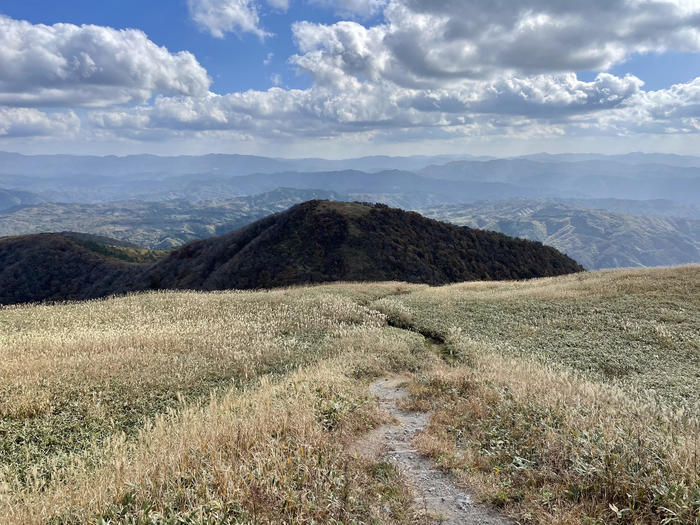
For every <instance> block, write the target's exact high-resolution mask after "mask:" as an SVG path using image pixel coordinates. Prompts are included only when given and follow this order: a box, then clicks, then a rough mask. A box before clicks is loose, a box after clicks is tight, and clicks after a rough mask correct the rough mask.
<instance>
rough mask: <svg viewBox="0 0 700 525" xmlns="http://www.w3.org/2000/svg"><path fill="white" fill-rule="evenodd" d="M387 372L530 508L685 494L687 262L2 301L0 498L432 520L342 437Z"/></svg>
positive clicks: (686, 516) (361, 421)
mask: <svg viewBox="0 0 700 525" xmlns="http://www.w3.org/2000/svg"><path fill="white" fill-rule="evenodd" d="M426 336H427V338H426ZM387 373H405V374H406V378H407V380H408V381H409V382H410V383H411V388H412V392H413V398H412V401H411V403H412V404H413V406H414V407H417V408H422V409H433V410H434V414H433V416H432V419H431V425H430V427H429V428H428V429H427V430H426V431H425V432H424V433H423V434H422V435H421V436H420V437H419V439H418V440H417V442H416V446H418V447H419V448H420V450H422V451H423V452H424V453H426V454H428V455H431V456H432V457H434V458H435V459H436V461H438V463H439V464H441V465H442V466H443V467H444V468H446V469H449V470H451V471H452V472H454V473H456V474H457V475H458V476H459V478H460V479H461V480H462V481H463V482H464V483H467V484H468V485H469V486H471V487H472V488H475V489H476V490H477V491H478V494H479V496H480V498H482V499H483V500H485V501H489V502H492V503H494V504H496V505H498V506H499V508H500V509H501V511H502V512H503V513H505V514H508V515H512V516H514V517H516V518H517V519H519V520H520V521H522V522H525V523H584V522H586V523H662V522H663V523H693V522H694V521H695V520H696V519H697V518H698V516H699V514H698V513H699V512H700V503H699V502H700V484H699V483H700V482H699V481H698V474H699V470H698V461H697V457H698V452H699V450H698V437H697V436H698V431H699V430H700V429H699V427H698V415H699V411H698V406H699V405H698V404H699V403H700V394H699V393H700V267H698V266H691V267H684V268H673V269H657V270H636V271H632V270H631V271H615V272H602V273H592V274H576V275H572V276H565V277H558V278H547V279H539V280H532V281H525V282H503V283H496V282H491V283H471V284H458V285H452V286H446V287H441V288H429V287H426V286H423V285H406V284H400V283H386V284H380V283H377V284H357V285H355V284H333V285H323V286H316V287H299V288H292V289H279V290H275V291H266V292H226V293H207V294H203V293H191V292H188V293H181V292H167V293H166V292H159V293H149V294H142V295H132V296H128V297H122V298H114V299H109V300H105V301H93V302H83V303H74V304H63V305H53V306H24V307H11V308H7V307H6V308H4V309H0V378H1V381H0V385H1V386H0V389H2V392H1V393H0V465H1V467H0V473H2V474H1V477H0V522H2V523H47V522H52V523H88V522H90V523H94V522H100V520H103V521H107V522H132V523H137V522H138V523H146V522H159V523H160V522H168V523H173V522H185V523H192V522H196V523H201V522H210V523H211V522H217V523H218V522H258V523H260V522H263V523H264V522H281V521H286V522H316V523H360V522H364V523H372V522H380V523H424V522H425V518H424V517H421V509H420V505H417V504H416V503H415V502H413V500H412V498H411V492H410V488H409V487H408V486H407V485H406V484H405V480H403V478H402V477H401V476H400V474H399V473H397V472H396V471H395V470H394V469H392V467H391V465H390V464H387V463H383V462H381V461H380V462H373V461H372V460H368V459H362V458H360V457H357V456H356V455H354V454H352V453H351V452H349V451H350V450H351V447H350V444H352V443H353V442H354V441H355V440H356V439H357V438H358V437H359V436H361V435H363V434H364V433H365V432H366V431H367V430H368V429H370V428H372V427H374V426H376V425H377V424H378V423H379V422H380V421H381V420H382V415H381V414H379V413H378V412H377V408H376V405H375V403H374V402H373V400H372V398H371V396H370V395H369V391H368V389H367V385H368V382H369V381H370V380H371V379H372V378H374V377H377V376H381V375H384V374H387Z"/></svg>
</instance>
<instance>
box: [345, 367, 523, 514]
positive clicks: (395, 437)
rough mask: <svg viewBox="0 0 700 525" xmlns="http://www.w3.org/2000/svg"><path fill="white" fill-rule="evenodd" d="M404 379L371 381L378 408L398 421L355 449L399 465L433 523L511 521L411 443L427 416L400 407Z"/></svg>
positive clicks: (406, 391)
mask: <svg viewBox="0 0 700 525" xmlns="http://www.w3.org/2000/svg"><path fill="white" fill-rule="evenodd" d="M404 381H405V380H404V379H402V378H400V377H389V378H383V379H380V380H378V381H375V382H374V383H372V386H371V387H370V389H371V391H372V393H373V394H375V395H376V396H377V397H378V398H379V405H380V408H381V409H382V410H383V411H384V412H386V413H388V414H389V415H390V416H392V417H393V418H395V419H396V420H397V421H398V423H397V424H393V425H383V426H381V427H379V428H377V429H375V430H374V431H372V432H371V433H370V434H369V435H368V436H367V437H366V438H365V439H363V440H362V442H361V443H358V444H357V447H356V449H357V451H358V452H360V453H362V454H363V455H366V456H375V457H376V456H380V457H386V458H387V459H388V460H389V461H391V462H392V463H394V464H395V465H396V466H398V467H399V468H400V469H401V471H402V472H403V473H404V475H405V476H406V477H407V478H408V480H409V481H410V482H411V484H412V485H413V487H414V490H415V492H416V496H417V505H418V507H419V508H424V509H426V510H427V511H428V516H434V517H435V519H433V520H432V523H440V524H446V525H470V524H474V525H476V524H482V525H511V524H512V523H513V522H511V521H509V520H507V519H505V518H503V517H501V516H499V515H498V514H496V513H495V512H494V511H493V510H491V509H490V508H488V507H486V506H484V505H481V504H477V503H474V501H473V500H472V497H471V495H470V494H469V493H467V492H465V491H464V490H462V489H460V488H459V487H457V486H456V485H455V483H454V481H453V479H452V478H451V477H450V476H448V475H447V474H445V473H444V472H442V471H440V470H438V469H437V468H435V465H434V464H433V463H432V461H430V460H429V459H427V458H425V457H423V456H421V455H420V454H419V453H418V452H417V451H416V450H414V449H413V448H412V447H411V440H412V439H413V437H414V436H415V434H416V433H417V432H419V431H421V430H423V429H424V428H425V427H426V426H427V424H428V419H429V417H430V416H429V414H426V413H423V412H408V411H405V410H402V409H401V408H399V406H398V402H399V401H400V400H401V399H403V398H405V397H407V396H408V390H407V389H406V388H405V387H403V386H401V384H402V383H403V382H404Z"/></svg>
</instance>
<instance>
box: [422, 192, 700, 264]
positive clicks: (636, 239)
mask: <svg viewBox="0 0 700 525" xmlns="http://www.w3.org/2000/svg"><path fill="white" fill-rule="evenodd" d="M421 213H423V214H425V215H426V216H428V217H434V218H436V219H439V220H442V221H448V222H452V223H454V224H461V225H464V226H469V227H472V228H483V229H486V230H493V231H498V232H501V233H504V234H506V235H512V236H514V237H522V238H526V239H531V240H535V241H539V242H542V243H544V244H546V245H548V246H553V247H555V248H556V249H557V250H559V251H561V252H563V253H566V254H567V255H569V256H570V257H572V258H574V259H576V260H577V261H578V262H580V263H581V264H582V265H583V266H584V267H586V268H588V269H592V270H594V269H601V268H628V267H635V266H674V265H679V264H688V263H697V262H700V220H693V219H685V218H678V217H640V216H635V215H626V214H623V213H615V212H611V211H604V210H594V209H586V208H582V207H579V206H575V205H572V204H566V203H562V202H557V201H548V200H531V199H514V200H505V201H493V202H485V203H477V204H460V205H446V206H439V207H432V208H426V209H423V210H421Z"/></svg>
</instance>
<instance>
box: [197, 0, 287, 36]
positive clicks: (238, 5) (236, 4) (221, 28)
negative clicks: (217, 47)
mask: <svg viewBox="0 0 700 525" xmlns="http://www.w3.org/2000/svg"><path fill="white" fill-rule="evenodd" d="M287 3H288V2H286V1H284V0H282V1H280V0H276V1H275V0H272V1H271V4H272V5H273V6H274V7H278V8H286V7H287ZM187 6H188V7H189V10H190V16H191V17H192V19H193V20H194V21H195V22H196V23H197V25H198V26H199V27H200V28H201V29H203V30H205V31H208V32H209V33H211V35H212V36H214V37H216V38H223V37H224V34H225V33H252V34H254V35H257V36H258V37H259V38H261V39H264V38H265V37H267V36H270V34H269V33H268V32H267V31H265V30H264V29H263V28H262V27H261V25H260V16H259V14H258V4H257V2H256V1H255V0H187Z"/></svg>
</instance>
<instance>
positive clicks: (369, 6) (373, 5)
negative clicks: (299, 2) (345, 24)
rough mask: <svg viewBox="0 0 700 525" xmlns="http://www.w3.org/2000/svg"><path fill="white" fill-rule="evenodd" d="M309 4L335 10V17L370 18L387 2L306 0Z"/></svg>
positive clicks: (377, 0)
mask: <svg viewBox="0 0 700 525" xmlns="http://www.w3.org/2000/svg"><path fill="white" fill-rule="evenodd" d="M308 1H309V3H311V4H315V5H318V6H322V7H329V8H332V9H334V10H335V13H336V15H337V16H340V17H349V18H354V17H358V18H370V17H373V16H375V15H377V14H378V13H380V12H381V11H382V9H384V7H385V6H386V5H387V3H388V0H308Z"/></svg>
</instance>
